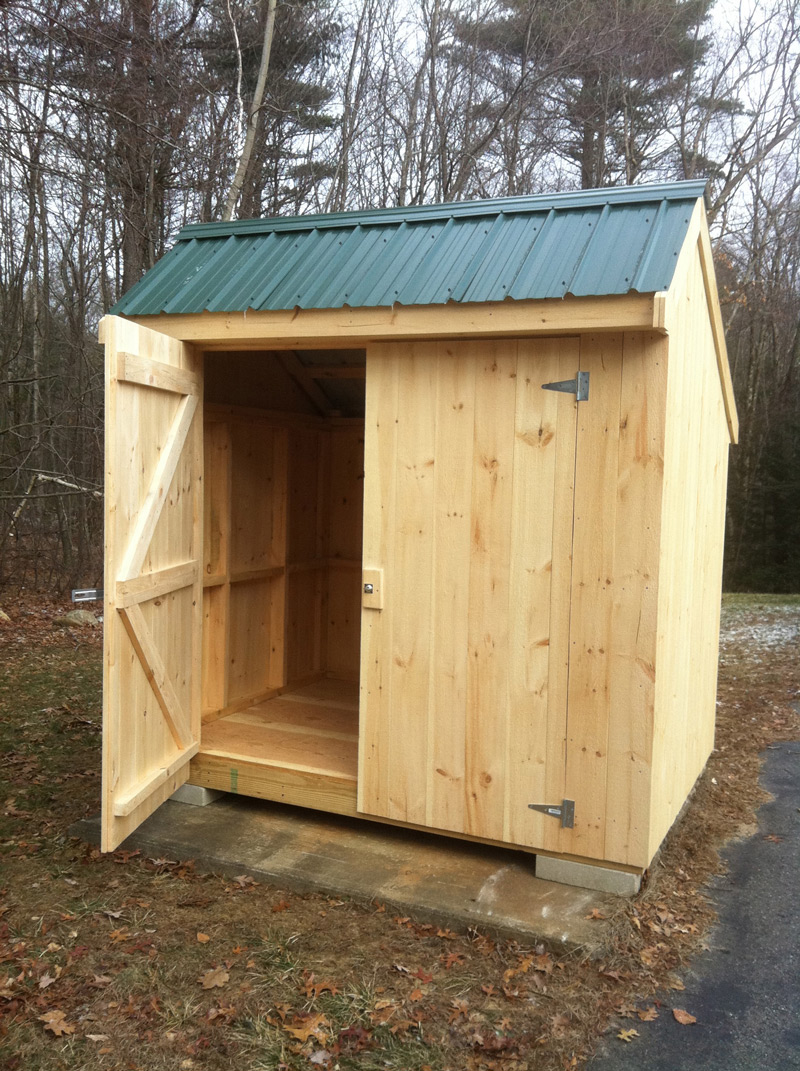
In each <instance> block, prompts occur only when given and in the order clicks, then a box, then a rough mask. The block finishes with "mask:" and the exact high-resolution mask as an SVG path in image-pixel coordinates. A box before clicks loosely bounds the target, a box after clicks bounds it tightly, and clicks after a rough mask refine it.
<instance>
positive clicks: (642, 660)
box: [604, 334, 667, 866]
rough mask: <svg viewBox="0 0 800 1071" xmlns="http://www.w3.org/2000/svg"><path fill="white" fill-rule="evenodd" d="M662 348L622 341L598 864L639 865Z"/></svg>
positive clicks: (654, 339) (650, 700)
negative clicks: (605, 754)
mask: <svg viewBox="0 0 800 1071" xmlns="http://www.w3.org/2000/svg"><path fill="white" fill-rule="evenodd" d="M666 351H667V343H666V340H665V339H664V338H662V337H659V336H655V335H646V334H629V335H626V336H625V337H624V340H623V354H622V384H621V388H622V390H621V400H620V432H619V452H618V467H617V484H616V497H617V505H616V529H615V575H614V581H615V584H614V596H613V605H612V611H611V624H610V636H609V649H610V662H611V664H610V687H609V734H608V781H607V786H606V841H605V852H604V854H605V857H606V859H613V860H617V861H619V862H627V863H632V864H637V865H640V866H646V865H647V864H648V863H649V861H650V860H649V858H648V857H647V847H648V839H649V818H650V777H651V759H652V726H653V708H654V696H655V679H656V624H657V620H656V619H657V599H658V554H659V541H660V535H661V490H662V479H663V458H664V402H665V391H666V355H667V353H666Z"/></svg>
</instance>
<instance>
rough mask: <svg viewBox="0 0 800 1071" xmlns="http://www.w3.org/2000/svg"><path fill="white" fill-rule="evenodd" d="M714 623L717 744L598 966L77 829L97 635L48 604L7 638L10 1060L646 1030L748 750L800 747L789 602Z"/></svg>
mask: <svg viewBox="0 0 800 1071" xmlns="http://www.w3.org/2000/svg"><path fill="white" fill-rule="evenodd" d="M723 621H724V623H725V629H726V632H725V642H724V644H723V658H722V664H721V673H720V688H719V700H720V702H719V721H718V737H717V749H716V751H715V753H714V754H713V755H712V757H711V759H710V760H709V765H708V769H707V771H706V773H705V774H704V776H703V777H702V778H701V780H700V782H699V784H698V786H697V790H696V793H695V796H694V798H693V801H692V803H691V805H690V806H689V808H688V809H687V811H686V813H685V815H684V817H683V819H682V820H681V822H680V823H679V824H678V825H677V826H676V828H675V829H674V830H673V832H672V834H671V835H670V837H669V838H668V840H667V842H666V843H665V845H664V848H663V850H662V852H661V854H660V856H659V858H658V860H657V861H656V863H655V865H654V866H653V868H652V870H651V873H650V874H649V877H648V881H647V882H646V884H645V885H644V887H643V889H642V892H641V893H640V895H639V896H638V897H636V898H635V899H634V900H632V901H621V902H620V904H619V907H618V910H617V911H616V912H614V915H613V917H612V918H609V919H607V920H605V921H602V922H599V923H598V925H599V926H602V927H604V932H605V934H606V937H607V942H606V953H605V954H604V955H603V957H602V958H600V959H595V960H592V959H590V958H588V957H587V956H582V955H581V954H577V953H572V954H570V955H567V956H564V955H563V954H562V953H560V952H559V951H558V950H556V949H553V950H548V949H545V948H544V947H537V948H535V949H531V948H525V947H522V946H518V945H516V944H514V943H513V942H496V941H494V940H493V939H491V937H488V936H486V935H482V934H479V933H476V932H474V931H471V932H470V933H467V934H455V935H453V934H448V933H445V932H444V931H438V930H437V929H436V928H435V927H432V926H428V925H423V924H419V923H418V922H416V921H415V920H414V919H407V920H406V919H400V918H393V917H392V915H391V912H389V911H386V910H383V909H382V906H381V905H360V904H356V903H351V902H348V901H344V902H343V901H341V900H340V899H332V898H329V897H326V896H323V895H306V896H300V895H296V894H293V893H289V892H287V891H286V890H283V889H278V888H274V887H268V886H263V885H258V884H252V885H246V886H245V887H244V888H242V887H241V885H240V884H238V883H237V882H235V881H229V880H226V879H224V878H222V877H220V876H216V875H213V874H211V875H209V874H199V873H197V872H196V870H195V868H194V867H193V866H192V865H191V863H190V862H188V861H185V860H182V861H177V862H174V863H163V862H155V861H153V860H148V859H147V858H145V857H142V856H141V855H138V854H136V855H130V854H129V853H125V852H117V853H114V854H113V855H111V856H104V855H101V854H100V853H99V852H98V851H97V850H96V849H94V848H91V847H89V846H88V845H85V844H83V843H81V842H79V841H77V840H72V839H70V838H69V836H68V835H67V833H66V830H67V829H68V827H69V825H70V823H71V822H72V821H74V820H75V819H77V818H80V817H82V816H84V815H88V814H92V813H96V811H97V810H98V808H99V776H98V771H99V745H100V677H101V666H100V662H101V660H100V651H99V637H98V636H96V635H94V636H91V635H90V636H87V635H86V634H85V633H80V634H78V633H66V632H63V631H58V632H56V631H55V630H53V629H52V628H50V625H49V620H48V618H47V614H46V613H45V612H42V613H37V614H34V615H29V617H28V618H27V619H26V620H25V621H24V622H23V623H22V624H20V623H19V621H17V623H14V622H12V625H11V626H8V625H5V626H2V627H3V629H4V631H3V632H2V633H0V652H1V654H2V661H3V667H4V674H3V677H2V679H1V680H0V708H2V717H0V762H2V776H3V778H4V783H3V786H2V790H0V803H3V807H2V811H1V812H0V862H2V866H3V877H2V879H0V881H2V888H0V1066H2V1067H3V1069H4V1071H6V1069H8V1071H17V1069H26V1071H27V1069H31V1071H33V1069H36V1071H39V1069H42V1071H50V1069H51V1068H52V1069H54V1071H55V1069H56V1068H57V1069H58V1071H65V1069H66V1071H70V1069H75V1071H101V1069H114V1071H116V1069H117V1068H124V1069H126V1071H127V1069H130V1071H136V1069H137V1068H141V1069H143V1071H167V1069H170V1071H172V1069H175V1068H177V1069H181V1071H190V1069H192V1068H203V1069H204V1071H206V1069H207V1071H217V1069H219V1071H222V1069H226V1071H227V1069H228V1068H229V1067H230V1066H231V1065H232V1064H235V1065H236V1067H237V1068H238V1069H239V1071H260V1069H264V1071H267V1069H268V1071H301V1069H303V1071H307V1069H309V1068H314V1067H323V1068H328V1069H329V1071H334V1069H336V1068H338V1069H339V1071H349V1069H356V1068H357V1069H358V1071H373V1069H374V1071H379V1069H380V1071H387V1069H389V1071H393V1069H396V1071H425V1069H429V1071H481V1069H488V1068H503V1069H507V1071H510V1069H517V1071H522V1069H523V1068H528V1067H533V1066H535V1067H536V1068H537V1069H539V1068H541V1069H542V1071H549V1069H561V1068H565V1067H576V1066H579V1065H580V1064H581V1063H582V1062H584V1061H585V1060H586V1059H587V1058H588V1057H589V1055H590V1054H591V1052H592V1051H593V1049H594V1048H595V1046H596V1045H597V1043H598V1040H599V1039H600V1038H602V1037H603V1036H604V1035H608V1036H610V1037H611V1039H612V1040H613V1038H614V1035H615V1033H616V1032H617V1031H618V1030H619V1029H620V1027H621V1026H627V1027H630V1026H632V1025H633V1026H635V1027H636V1028H637V1029H638V1030H639V1031H640V1033H641V1032H643V1031H644V1030H646V1029H647V1025H646V1023H642V1022H640V1020H639V1018H638V1013H639V1012H641V1011H643V1009H644V1008H645V1007H646V1006H648V1005H650V1004H652V1003H653V1001H654V1000H656V999H658V1000H661V1001H662V1002H663V1003H664V1004H665V1005H666V1010H667V1011H668V1009H669V1006H670V1003H671V1002H673V1001H676V1000H677V1001H679V1000H681V999H682V998H681V996H680V994H676V993H675V991H671V990H670V989H669V988H668V987H669V985H670V981H671V980H674V973H675V972H676V971H679V970H680V968H681V967H682V966H683V965H685V964H686V962H687V961H688V960H689V959H690V958H691V957H693V956H695V955H697V954H699V952H700V949H701V947H702V943H703V941H704V939H705V938H706V936H707V933H708V929H709V927H710V925H711V924H712V923H713V918H714V913H713V908H712V906H711V904H710V902H709V900H708V896H707V894H706V892H705V889H704V885H705V883H706V882H707V881H708V880H709V878H710V876H711V875H712V874H713V873H715V872H717V871H718V870H719V866H720V863H719V856H718V851H717V849H718V847H719V845H720V844H721V843H722V842H723V841H724V839H725V838H726V837H729V836H731V835H733V834H734V833H736V832H737V831H739V830H741V829H743V828H748V827H749V826H751V825H752V822H753V815H754V810H755V808H757V806H758V805H759V803H760V802H761V800H762V799H763V794H762V792H761V789H760V787H759V785H758V770H759V759H758V752H759V750H760V749H761V748H763V747H764V746H765V745H766V744H767V743H768V742H769V741H771V740H773V739H787V738H796V737H797V736H798V735H800V719H799V718H798V716H797V713H796V712H795V711H794V709H793V707H792V705H791V704H792V703H795V702H796V701H797V698H798V695H800V667H798V664H797V663H798V659H797V657H796V635H797V630H798V627H800V597H796V596H795V597H790V598H787V599H780V598H778V597H776V596H749V595H748V596H728V597H726V599H725V600H724V607H723ZM793 636H794V637H795V639H794V640H793V639H792V637H793ZM453 954H455V958H454V956H453ZM398 968H401V969H398ZM402 968H405V970H404V969H402ZM215 972H216V974H215ZM210 975H211V976H214V975H215V976H216V978H217V979H218V980H219V982H220V984H218V985H215V986H213V987H212V988H204V986H203V981H202V980H203V979H206V980H208V978H209V976H210ZM681 1006H683V1005H681ZM690 1010H691V1009H690ZM54 1013H62V1014H63V1019H62V1020H61V1022H63V1024H65V1029H66V1030H67V1032H66V1033H63V1034H61V1035H60V1036H59V1035H58V1034H57V1033H54V1031H53V1030H52V1029H47V1026H46V1020H47V1017H48V1016H52V1015H53V1014H54ZM662 1014H665V1012H664V1011H662ZM631 1020H632V1021H631ZM51 1021H52V1020H51ZM57 1021H58V1020H57ZM614 1044H616V1042H614Z"/></svg>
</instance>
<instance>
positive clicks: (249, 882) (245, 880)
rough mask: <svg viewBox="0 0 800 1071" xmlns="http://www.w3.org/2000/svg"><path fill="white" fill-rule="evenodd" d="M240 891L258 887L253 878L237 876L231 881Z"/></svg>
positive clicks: (244, 875)
mask: <svg viewBox="0 0 800 1071" xmlns="http://www.w3.org/2000/svg"><path fill="white" fill-rule="evenodd" d="M233 880H234V881H235V882H236V884H237V885H238V886H239V888H240V889H247V888H248V887H250V886H253V885H258V882H257V881H256V880H255V878H251V877H250V875H249V874H239V875H238V876H237V877H235V878H234V879H233Z"/></svg>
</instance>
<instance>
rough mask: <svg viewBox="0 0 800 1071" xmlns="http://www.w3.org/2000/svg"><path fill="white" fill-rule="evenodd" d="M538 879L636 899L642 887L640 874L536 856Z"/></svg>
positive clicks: (546, 856)
mask: <svg viewBox="0 0 800 1071" xmlns="http://www.w3.org/2000/svg"><path fill="white" fill-rule="evenodd" d="M536 876H537V878H543V879H544V880H545V881H559V882H563V884H564V885H577V886H580V887H581V888H584V889H595V890H597V891H598V892H603V893H609V894H611V895H613V896H635V895H636V893H638V891H639V889H640V888H641V885H642V877H641V874H630V873H628V872H627V871H625V870H612V869H611V868H610V867H604V866H594V865H592V864H590V863H575V862H573V861H572V860H570V859H554V858H552V856H548V855H537V856H536Z"/></svg>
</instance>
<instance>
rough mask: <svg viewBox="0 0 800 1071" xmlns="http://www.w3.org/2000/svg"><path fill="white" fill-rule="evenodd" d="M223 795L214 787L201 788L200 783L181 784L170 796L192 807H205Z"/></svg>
mask: <svg viewBox="0 0 800 1071" xmlns="http://www.w3.org/2000/svg"><path fill="white" fill-rule="evenodd" d="M224 795H225V793H224V792H220V791H219V789H216V788H203V787H202V786H201V785H181V787H180V788H178V789H176V790H175V791H174V792H173V793H172V795H171V796H170V799H171V800H174V801H175V802H176V803H188V804H190V805H191V806H192V807H207V806H208V805H209V803H214V802H216V800H218V799H221V798H222V797H223V796H224Z"/></svg>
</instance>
